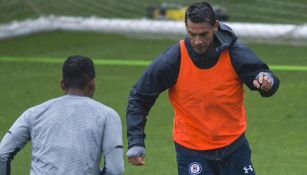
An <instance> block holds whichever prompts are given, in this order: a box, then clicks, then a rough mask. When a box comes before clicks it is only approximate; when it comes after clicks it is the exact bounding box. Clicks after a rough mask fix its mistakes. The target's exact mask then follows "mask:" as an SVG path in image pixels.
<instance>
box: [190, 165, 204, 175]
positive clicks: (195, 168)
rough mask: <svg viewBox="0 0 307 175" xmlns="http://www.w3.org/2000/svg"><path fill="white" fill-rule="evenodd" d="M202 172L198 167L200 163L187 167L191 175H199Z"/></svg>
mask: <svg viewBox="0 0 307 175" xmlns="http://www.w3.org/2000/svg"><path fill="white" fill-rule="evenodd" d="M201 171H202V167H201V165H200V163H198V162H192V163H191V164H190V166H189V173H190V174H191V175H197V174H199V173H201Z"/></svg>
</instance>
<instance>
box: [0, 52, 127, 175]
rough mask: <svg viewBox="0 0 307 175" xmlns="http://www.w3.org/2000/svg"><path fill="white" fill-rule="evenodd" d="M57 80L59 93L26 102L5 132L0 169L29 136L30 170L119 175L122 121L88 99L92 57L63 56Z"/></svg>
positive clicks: (37, 174)
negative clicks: (30, 103)
mask: <svg viewBox="0 0 307 175" xmlns="http://www.w3.org/2000/svg"><path fill="white" fill-rule="evenodd" d="M60 85H61V87H62V89H63V91H64V93H65V95H64V96H61V97H58V98H54V99H51V100H48V101H46V102H44V103H42V104H40V105H37V106H34V107H31V108H29V109H28V110H26V111H25V112H24V113H23V114H22V115H21V116H20V117H19V118H18V119H17V120H16V122H15V123H14V124H13V126H12V127H11V128H10V129H9V131H8V132H7V133H6V135H5V136H4V138H3V139H2V141H1V143H0V174H1V175H6V174H10V161H11V160H12V159H13V157H14V155H15V154H16V153H17V152H18V151H19V150H20V149H22V148H23V147H24V145H25V144H26V143H27V142H28V141H29V140H31V141H32V162H31V170H30V174H31V175H45V174H52V175H57V174H65V175H98V174H99V175H104V174H107V175H121V174H122V173H123V171H124V160H123V146H122V128H121V121H120V117H119V115H118V114H117V112H115V111H114V110H113V109H112V108H110V107H108V106H105V105H103V104H102V103H99V102H97V101H95V100H94V99H92V97H93V95H94V92H95V69H94V64H93V61H92V60H91V59H90V58H87V57H84V56H78V55H77V56H71V57H68V58H67V59H66V61H65V62H64V65H63V79H62V81H61V83H60ZM102 154H103V156H104V168H103V170H101V169H100V168H99V164H100V159H101V155H102Z"/></svg>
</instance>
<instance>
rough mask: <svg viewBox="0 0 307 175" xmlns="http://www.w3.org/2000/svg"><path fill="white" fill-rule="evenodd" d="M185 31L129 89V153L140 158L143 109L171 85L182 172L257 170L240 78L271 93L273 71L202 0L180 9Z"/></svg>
mask: <svg viewBox="0 0 307 175" xmlns="http://www.w3.org/2000/svg"><path fill="white" fill-rule="evenodd" d="M185 26H186V30H187V37H186V38H185V39H184V40H181V41H180V42H179V43H177V44H175V45H173V46H171V47H170V48H168V49H167V50H166V51H164V52H163V53H162V54H161V55H160V56H159V57H158V58H156V59H155V60H154V61H153V63H152V64H151V65H150V66H149V67H148V68H147V69H146V70H145V72H144V73H143V75H142V76H141V77H140V78H139V80H138V81H137V83H136V84H135V85H134V87H133V88H132V90H131V92H130V95H129V100H128V107H127V114H126V119H127V136H128V151H127V154H126V155H127V157H128V160H129V162H130V163H131V164H132V165H136V166H140V165H144V164H145V160H144V158H145V142H144V139H145V133H144V128H145V124H146V116H147V115H148V113H149V111H150V109H151V107H152V106H153V105H154V103H155V101H156V99H157V98H158V96H159V95H160V94H161V93H162V92H163V91H164V90H166V89H168V93H169V100H170V102H171V104H172V107H173V109H174V126H173V140H174V143H175V149H176V154H177V156H176V157H177V165H178V174H179V175H187V174H192V175H196V174H197V175H255V174H256V173H255V170H254V167H253V165H252V162H251V151H250V148H249V143H248V141H247V138H246V136H245V131H246V112H245V108H244V104H243V103H244V89H243V83H244V84H245V85H246V86H247V87H248V88H249V89H250V90H256V91H258V92H259V93H260V94H261V95H262V96H263V97H270V96H272V95H273V94H274V93H275V92H276V91H277V89H278V87H279V80H278V78H277V77H276V76H275V75H274V74H273V73H272V72H271V71H270V69H269V67H268V66H267V65H266V64H265V63H264V62H262V61H261V60H260V59H258V58H257V56H256V55H255V54H254V53H253V52H252V51H251V49H249V48H248V47H247V46H246V45H244V44H241V43H240V42H239V41H238V40H237V37H236V35H235V34H234V32H233V31H232V29H231V28H230V27H228V26H227V25H225V24H223V23H221V22H219V21H218V20H217V19H216V16H215V14H214V11H213V9H212V7H211V5H210V4H209V3H207V2H201V3H193V4H191V5H190V6H189V7H188V8H187V10H186V13H185Z"/></svg>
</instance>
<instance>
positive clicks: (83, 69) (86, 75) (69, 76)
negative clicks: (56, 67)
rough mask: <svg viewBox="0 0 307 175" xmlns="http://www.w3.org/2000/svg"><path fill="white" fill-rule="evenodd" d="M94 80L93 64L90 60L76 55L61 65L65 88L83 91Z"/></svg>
mask: <svg viewBox="0 0 307 175" xmlns="http://www.w3.org/2000/svg"><path fill="white" fill-rule="evenodd" d="M94 78H95V68H94V63H93V61H92V60H91V59H90V58H87V57H84V56H80V55H76V56H70V57H68V58H67V59H66V60H65V62H64V64H63V83H64V86H65V87H66V88H78V89H83V88H84V87H85V86H86V85H87V84H88V83H89V82H90V81H91V80H93V79H94Z"/></svg>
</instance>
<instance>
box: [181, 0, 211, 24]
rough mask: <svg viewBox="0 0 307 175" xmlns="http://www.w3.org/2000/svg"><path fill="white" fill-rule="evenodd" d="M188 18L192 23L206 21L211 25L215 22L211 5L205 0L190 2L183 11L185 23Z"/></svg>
mask: <svg viewBox="0 0 307 175" xmlns="http://www.w3.org/2000/svg"><path fill="white" fill-rule="evenodd" d="M188 19H189V20H190V21H191V22H193V23H203V22H207V23H209V24H210V25H211V26H212V27H213V26H214V24H215V21H216V19H217V18H216V16H215V13H214V10H213V8H212V6H211V5H210V4H209V3H207V2H198V3H193V4H191V5H190V6H189V7H188V8H187V10H186V12H185V24H186V25H187V21H188Z"/></svg>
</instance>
